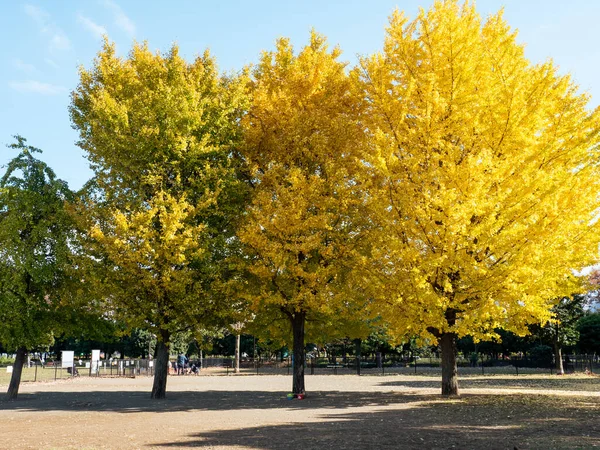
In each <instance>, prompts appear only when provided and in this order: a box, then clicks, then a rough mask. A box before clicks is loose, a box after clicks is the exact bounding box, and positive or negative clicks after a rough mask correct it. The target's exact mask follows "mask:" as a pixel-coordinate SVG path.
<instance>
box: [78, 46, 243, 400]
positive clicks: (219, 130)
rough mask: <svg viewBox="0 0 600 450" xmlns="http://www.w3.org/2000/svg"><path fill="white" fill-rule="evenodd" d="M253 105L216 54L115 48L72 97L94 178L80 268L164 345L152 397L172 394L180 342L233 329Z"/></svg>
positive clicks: (113, 307) (114, 308)
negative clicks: (228, 288)
mask: <svg viewBox="0 0 600 450" xmlns="http://www.w3.org/2000/svg"><path fill="white" fill-rule="evenodd" d="M244 103H245V95H244V84H243V83H241V82H240V79H237V78H227V77H222V76H221V75H220V74H219V72H218V70H217V68H216V65H215V61H214V60H213V58H212V57H211V56H210V55H209V54H208V53H207V52H206V53H204V54H203V55H201V56H199V57H197V58H196V59H195V60H194V61H193V62H191V63H188V62H186V61H185V60H184V59H183V58H182V57H181V56H180V55H179V51H178V49H177V47H176V46H173V47H172V48H171V50H170V51H169V52H167V53H166V54H161V53H153V52H151V51H150V50H149V49H148V46H147V44H135V45H134V46H133V49H132V50H131V52H130V54H129V56H128V57H126V58H122V57H119V56H118V55H117V54H116V52H115V48H114V45H112V44H111V43H109V42H108V41H105V43H104V47H103V49H102V50H101V51H100V52H99V53H98V56H97V58H96V60H95V62H94V64H93V66H92V68H90V69H89V70H86V69H85V68H81V70H80V83H79V85H78V87H77V89H76V90H75V91H74V92H73V94H72V104H71V109H70V111H71V119H72V122H73V126H74V128H76V129H77V131H78V132H79V136H80V140H79V142H78V144H79V146H80V147H81V148H82V149H83V150H84V151H85V152H86V154H87V156H88V158H89V160H90V162H91V164H92V168H93V169H94V172H95V177H94V179H93V182H92V183H90V184H89V186H88V187H89V189H88V190H87V195H86V196H85V197H84V199H83V201H82V206H83V208H84V209H83V213H84V214H82V217H83V219H84V220H85V221H87V228H88V229H89V230H90V233H89V239H88V241H87V243H88V247H87V249H86V252H87V253H86V255H85V256H86V257H84V258H82V262H81V266H82V267H86V269H87V270H89V275H88V278H89V279H90V283H92V282H96V283H97V288H98V289H97V292H98V295H99V296H101V297H102V298H104V299H105V300H106V302H107V309H108V312H110V313H113V314H116V315H117V316H118V317H119V318H121V319H122V320H124V321H125V322H126V323H127V324H128V325H130V326H131V327H137V328H144V329H147V330H149V331H151V332H152V333H154V334H155V335H156V337H157V340H158V345H157V354H156V356H157V360H156V366H155V378H154V386H153V388H152V397H153V398H162V397H164V396H165V392H166V382H167V373H168V372H167V367H168V359H169V345H170V339H171V336H172V335H173V334H174V333H176V332H178V331H182V330H186V329H196V330H197V329H198V328H201V327H203V326H212V325H216V324H221V325H222V324H225V323H228V321H227V319H226V316H227V311H228V310H229V309H230V308H229V306H230V302H228V301H227V299H226V298H224V296H223V295H222V293H221V291H220V290H219V289H218V288H217V287H218V286H221V285H222V284H223V280H224V278H226V277H227V274H226V271H227V265H226V264H225V263H224V261H225V259H226V258H227V257H228V256H229V253H230V251H231V250H232V247H233V246H235V243H236V240H235V238H234V231H235V224H236V220H237V218H238V217H239V216H240V215H239V210H240V204H241V202H243V199H244V192H245V191H246V188H245V185H244V184H243V183H242V182H241V181H239V180H238V171H237V170H236V163H235V161H236V159H235V158H234V154H235V151H236V148H237V147H236V146H237V142H239V139H240V131H239V118H240V115H241V112H242V111H243V110H244ZM232 309H233V310H234V311H235V310H237V309H239V308H232Z"/></svg>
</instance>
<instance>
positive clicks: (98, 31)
mask: <svg viewBox="0 0 600 450" xmlns="http://www.w3.org/2000/svg"><path fill="white" fill-rule="evenodd" d="M77 22H79V23H80V24H81V25H83V27H84V28H85V29H86V30H88V31H89V32H90V33H92V34H93V35H94V37H95V38H97V39H101V38H102V36H104V35H105V34H108V32H107V31H106V28H104V27H103V26H102V25H98V24H97V23H96V22H94V21H93V20H92V19H90V18H89V17H85V16H84V15H81V14H78V15H77Z"/></svg>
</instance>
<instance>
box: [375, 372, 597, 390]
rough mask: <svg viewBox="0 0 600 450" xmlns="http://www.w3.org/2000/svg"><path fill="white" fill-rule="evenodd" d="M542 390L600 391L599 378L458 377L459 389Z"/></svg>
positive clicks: (417, 384) (415, 383)
mask: <svg viewBox="0 0 600 450" xmlns="http://www.w3.org/2000/svg"><path fill="white" fill-rule="evenodd" d="M379 385H380V386H396V387H407V388H414V389H423V388H436V389H438V388H439V389H441V379H440V380H431V379H424V380H405V379H399V380H394V381H385V382H381V383H379ZM490 388H491V389H494V388H502V389H543V390H549V389H551V390H562V391H593V392H598V391H600V377H589V378H583V379H582V378H569V377H568V376H565V377H560V376H555V377H554V378H549V377H543V376H540V377H531V376H528V377H523V378H518V377H514V378H509V377H502V376H500V375H495V376H487V377H486V376H482V377H481V378H479V377H477V378H472V377H462V378H461V377H459V389H490Z"/></svg>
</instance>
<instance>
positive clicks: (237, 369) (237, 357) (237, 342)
mask: <svg viewBox="0 0 600 450" xmlns="http://www.w3.org/2000/svg"><path fill="white" fill-rule="evenodd" d="M241 338H242V336H241V335H239V334H236V335H235V370H234V372H235V373H240V341H241V340H242V339H241Z"/></svg>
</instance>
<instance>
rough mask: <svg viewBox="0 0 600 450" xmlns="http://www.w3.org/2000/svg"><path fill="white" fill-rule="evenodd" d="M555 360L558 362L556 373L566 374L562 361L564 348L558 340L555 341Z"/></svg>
mask: <svg viewBox="0 0 600 450" xmlns="http://www.w3.org/2000/svg"><path fill="white" fill-rule="evenodd" d="M554 361H555V364H556V373H557V374H558V375H564V374H565V369H564V367H563V361H562V348H561V346H560V344H559V343H558V341H554Z"/></svg>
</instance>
